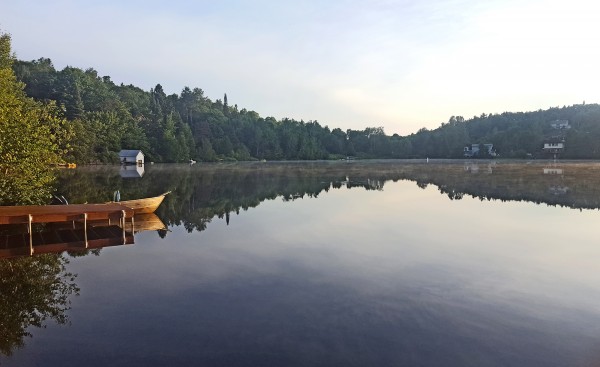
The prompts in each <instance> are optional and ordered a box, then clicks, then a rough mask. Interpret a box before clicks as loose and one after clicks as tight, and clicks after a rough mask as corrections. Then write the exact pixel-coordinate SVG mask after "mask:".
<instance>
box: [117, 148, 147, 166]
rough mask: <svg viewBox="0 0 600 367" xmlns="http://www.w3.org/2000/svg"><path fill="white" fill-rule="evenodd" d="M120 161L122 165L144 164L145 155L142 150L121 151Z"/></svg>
mask: <svg viewBox="0 0 600 367" xmlns="http://www.w3.org/2000/svg"><path fill="white" fill-rule="evenodd" d="M119 161H120V162H121V163H122V164H137V165H140V166H141V165H143V164H144V153H142V151H141V150H121V151H120V152H119Z"/></svg>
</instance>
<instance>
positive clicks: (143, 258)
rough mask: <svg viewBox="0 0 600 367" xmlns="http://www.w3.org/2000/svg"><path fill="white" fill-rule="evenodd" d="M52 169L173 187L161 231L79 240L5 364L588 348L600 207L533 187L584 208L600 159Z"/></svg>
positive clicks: (458, 357)
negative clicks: (128, 172) (86, 248)
mask: <svg viewBox="0 0 600 367" xmlns="http://www.w3.org/2000/svg"><path fill="white" fill-rule="evenodd" d="M466 167H468V169H467V168H466ZM546 168H548V169H552V170H556V169H560V170H562V172H561V173H560V174H559V173H545V169H546ZM65 174H66V175H65V176H63V177H62V178H61V179H60V180H61V181H60V182H61V185H60V188H61V190H63V192H62V193H63V194H65V196H67V197H69V198H70V199H71V201H72V202H84V201H89V202H92V201H105V200H108V199H110V198H111V196H112V193H113V192H114V190H117V189H118V190H120V191H121V193H122V194H123V197H122V198H123V199H124V200H125V199H130V198H136V197H147V196H152V195H154V194H157V193H160V192H164V191H166V190H171V191H173V193H172V195H171V196H169V197H167V198H166V200H165V202H164V203H163V205H162V206H161V207H160V208H159V211H158V214H159V216H161V217H162V218H163V219H164V221H165V222H166V223H168V224H169V226H170V229H171V230H172V232H169V233H166V238H165V239H162V238H159V237H158V236H156V234H154V233H148V232H144V233H140V234H139V237H140V241H141V242H140V243H143V246H120V247H116V248H112V249H110V248H109V249H107V250H106V251H104V250H103V253H102V256H100V257H99V258H94V257H84V258H77V259H76V260H74V261H73V263H72V264H70V270H71V271H73V272H77V273H79V274H80V278H79V279H78V282H79V281H80V285H81V287H82V292H81V293H82V295H81V296H80V297H78V298H77V301H76V304H75V305H74V307H73V310H71V312H70V314H71V315H72V316H73V320H74V321H73V327H72V328H71V330H70V331H69V332H67V331H58V330H56V328H54V329H52V328H49V330H47V331H46V332H45V333H40V334H41V335H40V336H39V338H38V340H41V341H40V342H39V344H37V345H35V344H34V345H32V347H31V349H26V350H25V351H23V353H21V354H20V355H19V356H18V357H19V358H17V359H14V360H13V363H14V365H36V363H38V364H39V363H41V361H43V362H45V363H46V364H48V365H78V364H79V365H81V364H87V365H98V366H100V365H128V364H129V365H131V364H138V365H139V364H142V365H149V366H152V365H169V364H170V365H227V366H248V365H296V366H304V365H322V366H329V365H344V366H366V365H373V366H393V365H411V366H412V365H414V366H419V365H421V366H467V365H472V366H479V365H490V366H505V365H526V366H553V365H554V366H562V365H588V364H591V365H593V362H594V361H595V359H597V355H595V354H594V351H595V350H597V347H598V346H600V330H599V329H598V327H597V325H599V324H600V309H599V308H598V303H597V300H598V297H600V289H599V287H598V284H600V275H599V274H598V273H597V272H594V271H592V270H591V269H595V263H596V262H597V259H598V258H600V249H598V247H597V246H596V244H595V237H594V228H595V227H594V226H595V224H594V223H596V222H597V215H598V213H597V212H593V211H583V212H580V211H577V210H569V209H559V208H553V207H548V206H546V205H530V204H529V202H535V203H544V204H548V205H560V206H565V207H569V208H577V209H584V208H586V209H587V208H590V209H591V208H598V204H599V202H598V200H599V199H598V195H596V194H597V192H596V191H597V189H596V187H597V186H598V185H597V183H598V181H599V178H600V175H599V168H598V165H597V164H595V163H585V164H582V163H575V164H559V165H556V166H555V165H552V164H547V163H531V164H511V163H498V164H494V163H492V164H488V163H480V162H477V163H476V164H475V163H473V164H471V163H467V165H465V162H462V161H461V162H458V163H456V164H441V163H435V162H430V163H429V164H425V163H423V164H415V163H408V162H368V163H365V162H344V163H329V162H323V163H282V164H275V163H274V164H269V163H267V164H263V163H256V164H235V165H207V166H205V165H199V164H198V165H194V166H192V167H190V166H160V165H156V166H152V167H148V169H147V171H146V174H145V175H144V177H143V178H141V179H139V180H137V181H135V182H132V181H131V180H122V179H121V177H120V175H119V173H118V171H116V170H113V169H111V168H109V169H106V168H100V169H87V170H78V171H77V172H66V173H65ZM398 181H402V182H398ZM415 184H416V185H415ZM558 187H568V190H566V192H565V193H564V194H556V192H558V191H559V190H557V189H554V190H552V188H558ZM358 188H360V189H358ZM348 189H350V190H348ZM440 194H442V195H443V196H442V195H440ZM446 196H447V197H446ZM469 197H474V198H477V199H479V200H472V199H469ZM314 198H318V200H314ZM274 199H278V200H274ZM309 199H310V200H309ZM449 199H452V200H449ZM461 199H462V200H461ZM457 200H458V201H457ZM482 201H483V202H482ZM492 201H494V202H492ZM509 201H510V204H505V203H504V202H509ZM259 204H260V205H259ZM250 208H255V209H254V210H251V211H248V212H247V213H244V215H240V216H237V215H236V214H237V213H242V212H244V211H245V210H247V209H250ZM214 218H222V221H215V222H214V223H212V224H211V225H208V223H209V222H210V221H211V220H214ZM198 231H202V233H198ZM164 234H165V233H163V235H164ZM163 237H164V236H163ZM36 337H37V336H36ZM92 340H93V342H90V341H92ZM74 342H77V346H78V348H77V349H78V350H77V351H73V350H71V349H72V347H71V346H72V345H73V343H74ZM107 350H110V353H106V351H107ZM67 355H68V358H67V357H66V356H67ZM19 363H21V364H19Z"/></svg>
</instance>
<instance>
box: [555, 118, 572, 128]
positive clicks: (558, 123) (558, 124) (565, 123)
mask: <svg viewBox="0 0 600 367" xmlns="http://www.w3.org/2000/svg"><path fill="white" fill-rule="evenodd" d="M550 126H552V128H553V129H557V130H563V129H565V130H566V129H570V128H571V125H569V120H554V121H552V122H551V123H550Z"/></svg>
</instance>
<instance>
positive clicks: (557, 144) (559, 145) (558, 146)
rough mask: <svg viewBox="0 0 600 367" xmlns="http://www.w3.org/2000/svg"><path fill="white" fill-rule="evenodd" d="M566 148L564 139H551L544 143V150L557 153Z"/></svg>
mask: <svg viewBox="0 0 600 367" xmlns="http://www.w3.org/2000/svg"><path fill="white" fill-rule="evenodd" d="M564 149H565V142H564V140H549V141H547V142H546V143H544V148H543V150H544V152H546V153H552V154H557V153H561V152H562V151H563V150H564Z"/></svg>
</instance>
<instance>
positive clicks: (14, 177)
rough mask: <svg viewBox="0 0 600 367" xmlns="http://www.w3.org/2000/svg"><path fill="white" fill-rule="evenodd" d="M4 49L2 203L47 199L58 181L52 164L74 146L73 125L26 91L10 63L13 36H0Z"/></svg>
mask: <svg viewBox="0 0 600 367" xmlns="http://www.w3.org/2000/svg"><path fill="white" fill-rule="evenodd" d="M0 51H1V52H2V53H1V54H0V65H2V67H1V68H0V131H1V134H0V203H2V204H5V205H6V204H27V203H39V202H44V201H46V200H47V199H48V198H49V195H50V190H51V184H52V182H53V181H54V175H53V172H52V171H51V170H50V165H51V164H54V163H58V162H61V161H62V156H63V155H64V154H66V153H67V152H68V151H69V149H70V145H69V141H70V139H71V137H72V133H73V130H72V128H71V126H70V125H68V124H67V123H66V120H65V119H64V118H62V117H61V113H60V110H59V109H58V108H57V106H56V104H55V103H54V102H49V103H42V102H37V101H34V100H33V99H32V98H29V97H27V96H26V95H25V92H24V91H23V88H24V85H23V83H21V82H18V81H17V79H16V77H15V74H14V72H13V70H12V69H11V67H10V66H11V64H12V61H13V57H12V55H11V54H10V36H8V35H6V34H2V35H0Z"/></svg>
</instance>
